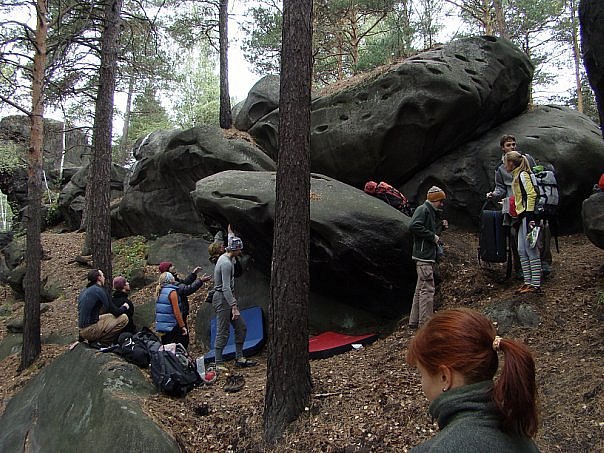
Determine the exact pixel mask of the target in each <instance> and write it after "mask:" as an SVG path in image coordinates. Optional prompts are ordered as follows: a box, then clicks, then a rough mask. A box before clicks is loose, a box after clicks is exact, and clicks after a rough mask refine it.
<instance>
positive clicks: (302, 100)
mask: <svg viewBox="0 0 604 453" xmlns="http://www.w3.org/2000/svg"><path fill="white" fill-rule="evenodd" d="M282 33H283V36H282V43H283V44H282V46H283V47H282V59H281V85H280V103H279V112H280V113H279V162H278V166H277V181H276V207H275V228H274V231H275V233H274V238H273V262H272V275H271V286H270V295H271V298H270V304H269V310H268V311H269V330H270V335H269V336H268V338H269V341H268V361H267V362H268V367H267V380H266V394H265V399H264V436H265V439H266V440H267V442H274V441H275V440H276V439H278V438H280V437H281V436H282V435H283V431H284V429H285V427H286V426H287V424H288V423H290V422H292V421H293V420H295V419H296V418H297V417H298V416H299V415H300V413H301V412H303V411H304V407H305V406H306V405H307V404H308V400H309V396H310V390H311V377H310V365H309V362H308V296H309V286H310V276H309V270H308V264H309V243H310V89H311V75H312V68H311V66H312V0H284V2H283V32H282Z"/></svg>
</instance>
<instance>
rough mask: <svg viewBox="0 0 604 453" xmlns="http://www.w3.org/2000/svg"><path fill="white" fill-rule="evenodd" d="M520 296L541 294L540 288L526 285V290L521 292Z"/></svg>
mask: <svg viewBox="0 0 604 453" xmlns="http://www.w3.org/2000/svg"><path fill="white" fill-rule="evenodd" d="M519 293H520V294H531V293H541V287H540V286H533V285H526V288H524V289H522V290H520V291H519Z"/></svg>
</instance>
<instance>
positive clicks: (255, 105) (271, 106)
mask: <svg viewBox="0 0 604 453" xmlns="http://www.w3.org/2000/svg"><path fill="white" fill-rule="evenodd" d="M278 107H279V76H278V75H267V76H264V77H262V78H261V79H260V80H259V81H258V82H256V83H255V84H254V86H253V87H252V89H251V90H250V91H249V93H248V95H247V97H246V98H245V100H244V101H243V103H242V104H241V105H239V106H238V107H237V115H236V116H235V124H234V125H235V127H236V128H237V129H239V130H240V131H247V130H249V128H250V127H252V126H253V125H254V124H256V122H257V121H258V120H259V119H260V118H262V117H263V116H265V115H266V114H268V113H270V112H272V111H273V110H275V109H276V108H278Z"/></svg>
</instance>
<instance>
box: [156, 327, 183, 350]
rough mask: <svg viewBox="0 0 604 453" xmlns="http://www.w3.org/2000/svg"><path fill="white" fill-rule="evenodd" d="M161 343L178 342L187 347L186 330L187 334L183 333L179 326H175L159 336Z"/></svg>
mask: <svg viewBox="0 0 604 453" xmlns="http://www.w3.org/2000/svg"><path fill="white" fill-rule="evenodd" d="M161 343H162V344H169V343H180V344H182V345H183V346H184V347H185V349H188V348H189V334H188V332H187V335H183V334H182V329H181V328H180V327H178V326H176V327H174V329H172V330H171V331H170V332H168V333H165V334H163V335H162V336H161Z"/></svg>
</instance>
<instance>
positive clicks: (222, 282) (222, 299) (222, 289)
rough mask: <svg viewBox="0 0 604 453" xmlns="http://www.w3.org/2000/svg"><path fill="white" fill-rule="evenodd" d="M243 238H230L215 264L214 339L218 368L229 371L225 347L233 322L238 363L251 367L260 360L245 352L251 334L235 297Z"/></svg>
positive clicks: (238, 364) (221, 370) (213, 299)
mask: <svg viewBox="0 0 604 453" xmlns="http://www.w3.org/2000/svg"><path fill="white" fill-rule="evenodd" d="M242 250H243V241H242V240H241V239H240V238H239V237H237V236H232V237H230V238H229V242H228V245H227V247H226V251H225V253H223V254H222V255H221V256H220V258H218V261H216V267H215V268H214V295H213V296H212V307H213V308H214V310H215V312H216V339H215V341H214V353H215V355H214V356H215V362H214V370H215V371H217V372H225V371H228V368H227V367H226V366H225V365H224V361H223V358H222V351H223V349H224V347H225V346H226V344H227V341H228V339H229V334H230V332H229V326H231V325H232V326H233V330H234V331H235V366H238V367H250V366H254V365H256V362H254V361H252V360H249V359H247V358H245V357H244V356H243V343H244V342H245V336H246V334H247V325H246V323H245V320H244V319H243V318H242V317H241V313H240V312H239V306H238V304H237V299H236V298H235V294H234V291H235V264H234V262H235V259H236V258H237V257H239V256H240V255H241V251H242Z"/></svg>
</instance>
